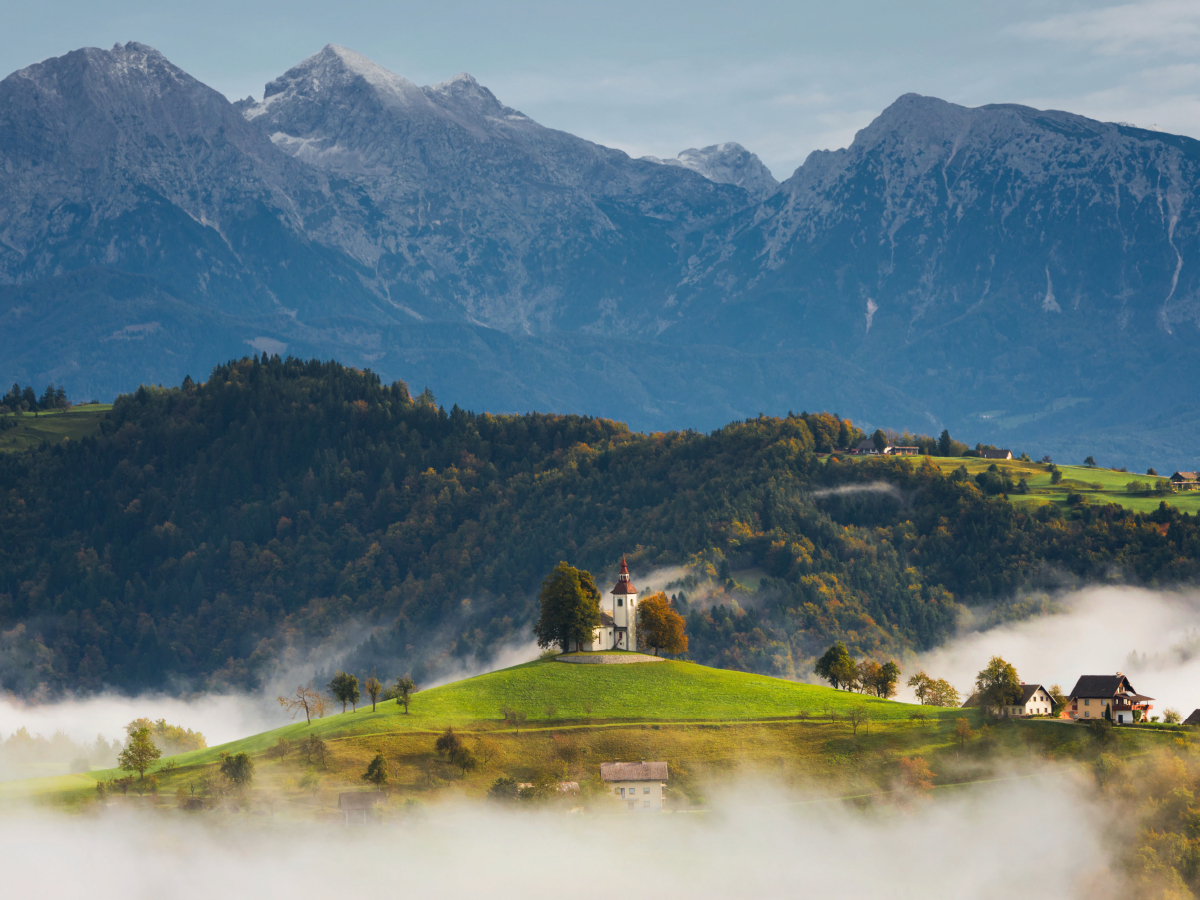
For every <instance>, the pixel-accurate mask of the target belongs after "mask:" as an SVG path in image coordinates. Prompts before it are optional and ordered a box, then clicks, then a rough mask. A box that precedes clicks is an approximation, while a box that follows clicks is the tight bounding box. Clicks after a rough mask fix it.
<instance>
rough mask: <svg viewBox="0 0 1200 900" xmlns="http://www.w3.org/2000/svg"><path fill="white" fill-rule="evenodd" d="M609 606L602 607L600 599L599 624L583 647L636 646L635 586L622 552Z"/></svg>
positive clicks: (588, 649) (621, 648)
mask: <svg viewBox="0 0 1200 900" xmlns="http://www.w3.org/2000/svg"><path fill="white" fill-rule="evenodd" d="M609 593H610V594H611V596H612V606H611V607H610V608H608V609H605V608H604V601H603V600H601V601H600V625H599V626H598V627H597V628H596V631H595V633H594V634H593V636H592V642H591V643H590V644H585V645H584V647H583V649H584V650H587V651H591V652H595V651H597V650H637V599H638V590H637V588H635V587H634V586H633V582H632V581H630V580H629V566H627V565H625V554H624V553H622V554H621V571H620V573H619V574H618V575H617V586H616V587H614V588H613V589H612V590H611V591H610V592H609Z"/></svg>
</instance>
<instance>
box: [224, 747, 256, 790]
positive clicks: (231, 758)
mask: <svg viewBox="0 0 1200 900" xmlns="http://www.w3.org/2000/svg"><path fill="white" fill-rule="evenodd" d="M221 774H222V775H224V776H225V777H226V778H228V779H229V780H230V781H231V782H233V783H234V784H235V785H237V786H238V787H247V786H248V785H249V784H250V782H251V781H253V780H254V760H252V759H251V758H250V754H249V753H222V754H221Z"/></svg>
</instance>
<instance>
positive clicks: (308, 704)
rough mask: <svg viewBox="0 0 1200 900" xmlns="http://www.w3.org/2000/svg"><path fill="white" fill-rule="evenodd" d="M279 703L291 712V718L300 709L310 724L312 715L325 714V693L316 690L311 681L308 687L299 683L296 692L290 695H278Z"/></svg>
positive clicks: (294, 716)
mask: <svg viewBox="0 0 1200 900" xmlns="http://www.w3.org/2000/svg"><path fill="white" fill-rule="evenodd" d="M276 699H278V700H279V705H280V706H282V707H283V708H284V709H286V710H287V711H288V712H290V713H291V714H292V718H293V719H294V718H296V714H297V713H299V712H300V711H301V710H303V711H304V720H305V721H306V722H307V723H308V724H309V725H311V724H312V717H313V716H318V717H320V716H324V715H325V695H324V694H322V693H321V692H320V691H318V690H316V689H315V688H314V687H313V686H312V684H311V683H309V685H308V687H304V685H300V686H299V687H297V688H296V693H294V694H292V696H290V697H282V696H281V697H278V698H276Z"/></svg>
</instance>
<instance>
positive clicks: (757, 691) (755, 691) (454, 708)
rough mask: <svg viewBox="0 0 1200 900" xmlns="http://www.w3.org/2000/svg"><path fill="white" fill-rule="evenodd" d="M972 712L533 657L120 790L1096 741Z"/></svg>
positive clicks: (587, 775)
mask: <svg viewBox="0 0 1200 900" xmlns="http://www.w3.org/2000/svg"><path fill="white" fill-rule="evenodd" d="M504 707H509V708H512V709H516V710H519V711H522V712H524V713H525V714H526V716H527V720H526V722H525V724H524V725H523V726H522V727H521V729H520V730H519V732H518V731H517V730H515V729H513V728H512V727H509V726H507V725H506V724H505V723H504V721H503V717H502V715H501V709H502V708H504ZM549 707H553V709H550V708H549ZM854 707H865V708H866V709H867V710H868V711H869V714H870V722H869V723H860V724H859V726H858V728H857V731H856V730H855V728H854V727H853V725H852V724H851V723H850V721H849V719H848V718H847V716H846V713H848V712H850V711H851V710H852V709H853V708H854ZM964 716H965V717H967V718H968V720H969V722H970V723H971V724H972V727H973V728H975V729H976V732H975V735H976V736H975V737H972V738H971V739H969V741H968V743H967V746H966V747H965V748H964V747H960V746H959V744H958V742H957V741H956V738H955V734H954V729H955V723H956V721H957V720H958V719H959V718H961V717H964ZM980 724H981V721H980V719H979V714H978V712H977V711H974V710H970V711H964V710H960V709H935V708H931V707H915V706H911V705H908V704H904V703H897V702H895V701H887V700H879V699H873V698H869V697H864V696H863V695H860V694H852V693H848V692H844V691H835V690H833V689H831V688H826V687H820V686H815V685H806V684H797V683H795V682H789V681H782V680H780V679H774V678H767V677H763V676H758V675H748V674H745V673H740V672H731V671H725V670H720V669H709V668H705V667H703V666H698V665H695V664H692V663H683V662H675V661H667V662H661V663H653V664H644V665H568V664H564V663H558V662H554V661H553V660H548V659H543V660H538V661H535V662H531V663H526V664H524V665H520V666H515V667H513V668H510V669H504V670H502V671H499V672H493V673H490V674H487V675H481V676H478V677H475V678H470V679H466V680H464V681H460V682H456V683H454V684H449V685H445V686H442V687H437V688H432V689H430V690H427V691H421V692H419V693H417V694H416V695H415V696H414V698H413V701H412V704H411V714H410V715H407V716H406V715H405V714H404V710H403V707H401V706H399V705H398V704H397V703H395V702H394V701H389V702H386V703H381V704H380V705H379V707H378V709H377V710H376V711H375V712H371V710H370V706H369V704H368V705H367V706H366V707H364V708H360V709H359V710H358V711H357V712H346V713H338V714H336V715H328V716H326V717H324V718H321V719H316V720H314V721H313V723H312V724H311V725H309V724H307V723H306V722H304V720H303V719H301V720H300V721H298V722H296V723H295V724H292V725H288V726H285V727H283V728H277V729H274V730H272V731H268V732H264V733H262V734H258V735H254V736H251V737H247V738H245V739H243V740H238V741H234V742H232V743H229V744H226V745H224V746H222V747H213V748H209V749H206V750H198V751H194V752H192V753H187V754H181V755H179V756H176V757H174V758H173V760H172V762H173V763H175V765H176V768H175V769H174V771H172V772H169V773H167V772H163V771H162V770H161V769H160V770H159V771H157V773H156V778H157V780H158V793H157V794H156V795H155V794H147V795H146V796H144V797H140V796H137V795H136V794H137V792H136V791H133V792H131V793H130V794H129V795H128V796H127V797H121V798H119V799H118V800H117V802H120V803H128V804H136V805H142V806H163V807H170V806H172V805H173V804H174V802H175V795H176V792H177V791H178V792H181V793H183V794H184V795H190V793H191V792H192V791H193V790H197V791H199V792H201V793H202V794H204V796H205V797H206V798H210V797H212V794H211V793H207V792H208V791H210V789H211V788H210V786H211V785H212V784H214V783H215V782H216V781H218V780H219V779H217V777H216V776H217V770H218V762H219V759H220V754H221V753H222V752H230V753H236V752H242V751H244V752H247V753H249V754H251V755H252V756H253V757H254V760H255V777H254V786H253V790H252V792H251V795H250V798H249V800H248V801H244V802H250V803H251V804H252V805H253V804H258V805H259V806H260V807H263V808H266V809H269V811H270V813H271V815H272V816H274V815H277V814H278V815H282V816H284V817H292V818H297V819H312V818H314V817H315V818H318V819H320V818H322V817H337V816H338V815H339V814H338V813H337V812H336V807H337V797H338V794H339V792H341V791H346V790H361V789H363V788H364V787H365V785H364V782H363V781H362V778H361V776H362V774H363V772H364V771H365V770H366V768H367V765H368V763H369V761H370V760H371V758H372V757H373V756H374V755H375V754H376V753H382V754H383V755H384V758H385V759H386V761H387V765H388V769H389V775H390V778H389V782H388V786H387V787H388V794H389V801H388V809H389V810H392V811H394V812H396V811H402V810H403V809H404V808H406V804H411V803H413V802H417V803H420V804H425V803H434V802H437V801H438V800H440V799H442V798H452V797H461V796H468V797H482V796H483V795H484V794H485V793H486V791H487V789H488V787H489V786H490V785H491V784H492V782H493V781H495V780H496V779H497V778H499V777H501V776H508V777H512V778H515V779H517V780H518V781H533V780H534V779H536V778H538V777H539V776H544V775H546V774H547V773H550V774H552V776H553V777H554V778H555V779H558V778H565V779H568V780H577V781H580V782H589V781H590V782H591V783H593V784H594V783H596V781H597V773H598V770H599V764H600V763H602V762H606V761H616V760H638V759H658V760H665V761H667V762H668V764H669V765H670V767H671V779H670V783H669V789H670V791H671V792H672V798H673V799H672V802H673V803H675V804H676V806H677V808H679V807H688V806H697V805H702V804H703V803H704V792H705V791H706V790H709V789H710V788H711V787H712V786H713V785H716V784H720V783H726V782H728V780H729V779H730V778H731V777H735V776H737V777H741V776H746V775H750V776H756V775H762V776H769V777H770V778H772V779H775V780H778V781H780V782H781V783H783V784H787V785H790V786H791V787H792V788H794V789H795V790H797V791H801V792H805V791H807V792H812V793H813V795H814V796H817V795H820V796H824V795H827V794H829V793H831V792H832V793H837V794H839V795H841V796H867V795H873V794H880V793H887V792H888V791H890V790H891V789H892V787H894V781H895V778H896V777H897V776H896V773H897V771H898V765H899V758H900V757H902V756H912V755H919V756H922V757H923V758H925V759H926V760H927V761H928V762H929V765H930V766H931V768H932V770H933V772H934V773H935V775H936V784H937V785H939V786H943V787H949V786H953V785H958V784H964V783H970V782H974V781H980V780H987V779H989V778H991V777H993V776H994V773H992V771H991V768H990V766H991V763H989V762H988V760H989V759H996V760H998V759H1000V758H1001V757H1002V756H1004V755H1006V754H1007V755H1011V754H1013V753H1017V754H1029V753H1034V754H1036V755H1038V756H1040V757H1043V758H1048V759H1063V760H1067V761H1075V760H1077V759H1084V760H1086V759H1087V758H1089V754H1093V755H1094V753H1095V748H1094V747H1093V746H1092V744H1093V741H1092V739H1091V738H1090V736H1089V733H1088V732H1087V730H1086V729H1084V728H1082V727H1080V726H1075V725H1072V724H1070V723H1066V722H1060V721H1058V720H1038V721H1028V722H1006V723H1000V724H996V725H993V726H992V727H991V728H990V729H989V733H988V736H987V737H986V738H984V737H983V736H982V735H981V734H980V731H979V730H978V729H979V726H980ZM449 726H453V727H454V728H455V729H456V731H458V732H459V733H460V735H462V737H463V738H464V740H465V741H466V743H467V745H468V746H469V747H471V748H472V749H473V751H474V753H475V754H476V757H477V759H478V761H479V766H478V768H477V769H476V770H474V771H470V772H467V773H463V772H461V771H460V770H458V769H456V768H455V767H454V766H452V765H450V764H449V763H447V762H445V761H443V760H440V759H439V758H438V756H437V754H436V753H435V750H434V743H435V741H436V739H437V736H438V735H439V734H441V733H442V732H443V731H444V730H445V729H446V728H447V727H449ZM312 734H316V735H319V736H320V737H321V738H322V739H323V740H324V741H325V745H326V758H325V761H324V763H321V762H319V761H318V760H316V759H312V760H310V759H308V758H307V756H306V754H305V753H304V751H303V749H302V746H303V742H304V741H305V740H307V738H308V737H309V735H312ZM281 738H282V739H283V740H284V741H286V742H289V747H288V749H287V752H285V753H283V754H280V755H274V754H272V753H269V752H268V751H269V750H271V749H272V748H276V747H277V746H278V743H279V741H280V739H281ZM1114 739H1115V740H1116V741H1117V742H1118V746H1120V747H1121V752H1122V753H1123V754H1125V755H1129V754H1137V753H1140V752H1144V751H1146V750H1148V749H1151V748H1153V747H1155V746H1159V745H1161V744H1162V742H1163V740H1164V739H1167V740H1172V739H1174V738H1173V735H1171V734H1165V733H1164V734H1159V733H1156V732H1154V731H1150V730H1146V731H1135V730H1126V731H1124V732H1122V733H1120V734H1119V735H1118V736H1115V737H1114ZM165 762H166V760H163V761H160V764H161V763H165ZM997 765H1000V763H999V762H997ZM122 774H124V773H121V772H119V771H117V770H107V771H95V772H90V773H87V774H82V775H63V776H58V777H54V778H36V779H28V780H25V781H16V782H7V783H0V802H6V803H13V802H31V801H32V802H37V803H50V804H52V805H65V806H67V807H75V806H78V805H80V804H86V803H89V802H92V798H93V797H94V796H95V783H96V781H97V780H111V779H112V778H114V777H116V776H120V775H122ZM222 802H223V801H222ZM239 802H243V801H239Z"/></svg>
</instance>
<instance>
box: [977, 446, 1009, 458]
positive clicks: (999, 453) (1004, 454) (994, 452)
mask: <svg viewBox="0 0 1200 900" xmlns="http://www.w3.org/2000/svg"><path fill="white" fill-rule="evenodd" d="M979 456H980V458H981V459H1012V458H1013V455H1012V451H1011V450H1005V449H1003V448H1002V447H995V448H993V449H991V450H980V451H979Z"/></svg>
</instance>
